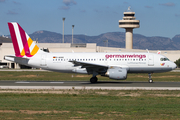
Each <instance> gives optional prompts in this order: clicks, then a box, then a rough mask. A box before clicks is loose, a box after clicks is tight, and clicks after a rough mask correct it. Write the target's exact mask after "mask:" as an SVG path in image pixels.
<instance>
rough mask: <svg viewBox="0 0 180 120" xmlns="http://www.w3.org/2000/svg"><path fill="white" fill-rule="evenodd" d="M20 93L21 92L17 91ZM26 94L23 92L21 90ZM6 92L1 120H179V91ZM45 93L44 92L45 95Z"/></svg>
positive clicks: (1, 103) (0, 95)
mask: <svg viewBox="0 0 180 120" xmlns="http://www.w3.org/2000/svg"><path fill="white" fill-rule="evenodd" d="M18 91H21V90H18ZM22 91H23V90H22ZM32 91H34V92H35V90H26V91H24V93H14V92H13V91H12V90H7V92H11V93H3V92H2V90H0V98H1V99H0V119H126V120H128V119H179V118H180V112H179V111H180V93H179V91H142V90H133V91H131V90H54V92H56V93H51V92H52V90H47V91H48V92H49V93H44V94H43V93H29V92H32ZM43 91H45V90H42V92H43Z"/></svg>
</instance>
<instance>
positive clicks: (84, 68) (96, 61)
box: [4, 22, 176, 83]
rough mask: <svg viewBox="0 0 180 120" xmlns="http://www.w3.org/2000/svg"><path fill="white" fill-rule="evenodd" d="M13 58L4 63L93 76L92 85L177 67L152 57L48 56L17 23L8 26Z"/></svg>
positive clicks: (97, 54)
mask: <svg viewBox="0 0 180 120" xmlns="http://www.w3.org/2000/svg"><path fill="white" fill-rule="evenodd" d="M8 26H9V30H10V34H11V39H12V43H13V46H14V51H15V55H7V56H4V59H5V60H8V61H12V62H16V63H19V64H22V65H26V66H31V67H35V68H42V69H45V70H50V71H56V72H66V73H83V74H92V77H91V78H90V82H91V83H96V82H97V80H98V78H97V77H96V76H97V75H101V76H107V77H109V78H110V79H116V80H125V79H126V78H127V74H128V73H148V74H149V82H150V83H152V82H153V80H152V79H151V73H157V72H167V71H171V70H174V69H175V68H176V64H175V63H174V62H171V61H169V59H168V58H167V57H165V56H163V55H160V54H155V53H149V52H147V53H134V52H128V53H121V52H119V53H51V52H50V53H47V52H44V51H42V50H40V49H39V47H38V46H37V45H36V44H35V42H33V40H32V39H31V38H30V37H29V36H28V34H27V33H26V32H25V31H24V30H23V29H22V28H21V26H20V25H19V24H18V23H16V22H9V23H8Z"/></svg>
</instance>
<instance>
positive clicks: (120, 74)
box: [106, 67, 127, 80]
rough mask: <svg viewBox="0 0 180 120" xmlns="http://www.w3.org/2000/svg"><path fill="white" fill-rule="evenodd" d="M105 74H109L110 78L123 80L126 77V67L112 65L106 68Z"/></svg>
mask: <svg viewBox="0 0 180 120" xmlns="http://www.w3.org/2000/svg"><path fill="white" fill-rule="evenodd" d="M106 75H107V76H109V78H110V79H116V80H125V79H126V78H127V69H125V68H119V67H113V68H110V69H108V71H107V72H106Z"/></svg>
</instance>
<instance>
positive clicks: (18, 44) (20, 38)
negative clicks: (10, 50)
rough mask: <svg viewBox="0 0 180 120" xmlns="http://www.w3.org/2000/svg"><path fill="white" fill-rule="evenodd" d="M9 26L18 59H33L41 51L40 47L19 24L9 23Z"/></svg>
mask: <svg viewBox="0 0 180 120" xmlns="http://www.w3.org/2000/svg"><path fill="white" fill-rule="evenodd" d="M8 26H9V31H10V34H11V39H12V43H13V46H14V51H15V55H16V57H23V56H27V57H32V56H34V55H35V54H36V53H37V52H38V51H39V47H38V46H37V45H36V44H35V43H34V42H33V40H32V39H31V38H30V37H29V35H28V34H27V33H26V32H25V31H24V30H23V29H22V27H21V26H20V25H19V24H18V23H16V22H9V23H8Z"/></svg>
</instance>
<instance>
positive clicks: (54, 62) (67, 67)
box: [27, 53, 176, 73]
mask: <svg viewBox="0 0 180 120" xmlns="http://www.w3.org/2000/svg"><path fill="white" fill-rule="evenodd" d="M161 58H166V57H165V56H163V55H159V54H154V53H41V54H37V55H35V56H33V57H32V58H31V59H29V61H28V63H27V65H29V66H33V67H37V68H42V69H47V70H51V71H57V72H76V71H77V70H83V71H84V69H82V68H81V66H74V64H73V63H72V62H70V61H80V62H84V63H90V64H95V65H100V66H107V67H111V66H116V67H121V68H126V69H127V72H128V73H153V72H166V71H171V70H173V69H175V68H176V65H175V64H174V63H173V62H171V61H164V60H163V61H162V60H161ZM79 73H81V72H79ZM82 73H86V72H82Z"/></svg>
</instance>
